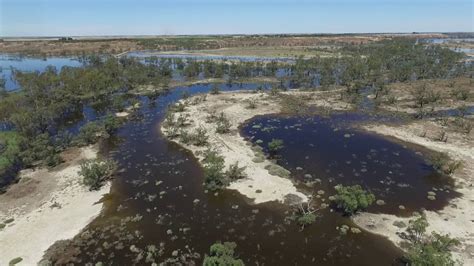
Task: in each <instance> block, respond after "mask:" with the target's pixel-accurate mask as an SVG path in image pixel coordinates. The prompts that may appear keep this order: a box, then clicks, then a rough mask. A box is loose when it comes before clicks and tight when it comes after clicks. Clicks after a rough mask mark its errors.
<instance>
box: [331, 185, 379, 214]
mask: <svg viewBox="0 0 474 266" xmlns="http://www.w3.org/2000/svg"><path fill="white" fill-rule="evenodd" d="M335 189H336V195H335V196H334V197H333V198H332V200H333V201H334V203H335V204H336V206H337V208H339V209H341V210H343V211H344V213H345V214H347V215H352V214H354V213H356V212H357V211H358V210H363V209H366V208H367V207H369V206H370V205H371V204H372V203H374V201H375V196H374V195H373V194H372V193H369V192H367V191H365V190H364V189H362V187H361V186H360V185H354V186H342V185H337V186H336V187H335Z"/></svg>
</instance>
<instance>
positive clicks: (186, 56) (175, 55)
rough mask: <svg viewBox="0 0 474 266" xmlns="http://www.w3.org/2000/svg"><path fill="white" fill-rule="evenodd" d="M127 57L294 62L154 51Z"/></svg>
mask: <svg viewBox="0 0 474 266" xmlns="http://www.w3.org/2000/svg"><path fill="white" fill-rule="evenodd" d="M127 56H130V57H138V58H147V57H152V56H154V57H158V58H166V59H178V58H179V59H192V60H223V61H226V60H228V61H241V62H255V61H258V62H270V61H278V62H287V63H293V62H295V59H294V58H290V57H261V56H241V55H239V56H237V55H205V54H195V53H164V52H156V51H136V52H129V53H127Z"/></svg>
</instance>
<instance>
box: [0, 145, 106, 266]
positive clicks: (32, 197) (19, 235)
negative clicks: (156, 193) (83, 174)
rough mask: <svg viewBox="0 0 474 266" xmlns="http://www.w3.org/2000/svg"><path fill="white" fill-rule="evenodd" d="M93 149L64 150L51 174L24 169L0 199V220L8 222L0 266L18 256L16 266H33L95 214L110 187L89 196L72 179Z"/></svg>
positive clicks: (0, 239)
mask: <svg viewBox="0 0 474 266" xmlns="http://www.w3.org/2000/svg"><path fill="white" fill-rule="evenodd" d="M96 156H97V149H96V148H93V147H87V148H82V149H77V148H76V149H70V150H68V151H67V152H65V153H64V154H63V157H64V159H65V161H66V163H64V164H63V165H60V166H59V167H58V168H57V169H54V170H50V171H48V170H47V169H35V170H24V171H22V172H21V174H20V177H21V181H20V182H19V183H18V184H15V185H13V186H11V187H10V188H9V189H8V191H7V192H6V193H5V194H3V195H0V221H5V220H6V219H9V218H13V219H14V221H13V222H11V223H9V224H7V226H6V227H5V228H4V229H3V230H0V247H1V248H0V265H8V263H9V261H10V260H11V259H13V258H17V257H21V258H23V261H22V262H21V263H19V264H18V265H36V264H37V263H38V262H39V261H40V260H41V258H42V256H43V253H44V251H46V250H47V249H48V248H49V247H50V246H51V245H52V244H54V243H55V242H56V241H58V240H63V239H70V238H72V237H74V236H75V235H77V234H78V233H79V232H80V231H81V230H82V229H83V228H84V227H85V226H86V225H87V224H89V223H90V222H91V220H93V219H94V217H96V216H97V215H98V214H99V213H100V211H101V209H102V203H100V201H101V199H102V197H103V195H104V194H106V193H108V192H109V190H110V184H106V185H104V186H103V187H102V188H101V189H100V190H99V191H89V190H88V189H87V188H86V187H84V186H83V185H82V184H81V179H80V177H79V175H78V173H77V172H78V171H79V169H80V162H81V161H82V160H84V159H92V158H95V157H96Z"/></svg>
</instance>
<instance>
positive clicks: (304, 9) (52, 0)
mask: <svg viewBox="0 0 474 266" xmlns="http://www.w3.org/2000/svg"><path fill="white" fill-rule="evenodd" d="M473 2H474V0H0V36H2V37H13V36H99V35H185V34H263V33H268V34H271V33H372V32H375V33H378V32H460V31H463V32H472V31H474V30H473V28H474V26H473V24H474V20H473V13H474V11H473Z"/></svg>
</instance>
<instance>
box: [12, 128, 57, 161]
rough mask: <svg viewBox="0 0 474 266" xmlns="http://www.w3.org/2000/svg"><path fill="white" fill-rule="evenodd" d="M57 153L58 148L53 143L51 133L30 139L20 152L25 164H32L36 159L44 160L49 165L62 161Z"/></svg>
mask: <svg viewBox="0 0 474 266" xmlns="http://www.w3.org/2000/svg"><path fill="white" fill-rule="evenodd" d="M57 153H58V150H57V149H56V148H55V146H54V144H53V143H52V140H51V138H50V136H49V134H47V133H44V134H40V135H38V136H36V137H35V138H34V139H33V140H31V141H28V142H27V143H26V145H25V146H24V147H23V150H22V151H21V152H20V157H21V160H22V161H23V163H24V164H25V165H32V164H33V163H35V162H36V161H43V162H44V163H45V164H47V165H48V166H55V165H56V164H57V163H59V162H61V160H60V158H59V156H58V155H57Z"/></svg>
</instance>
